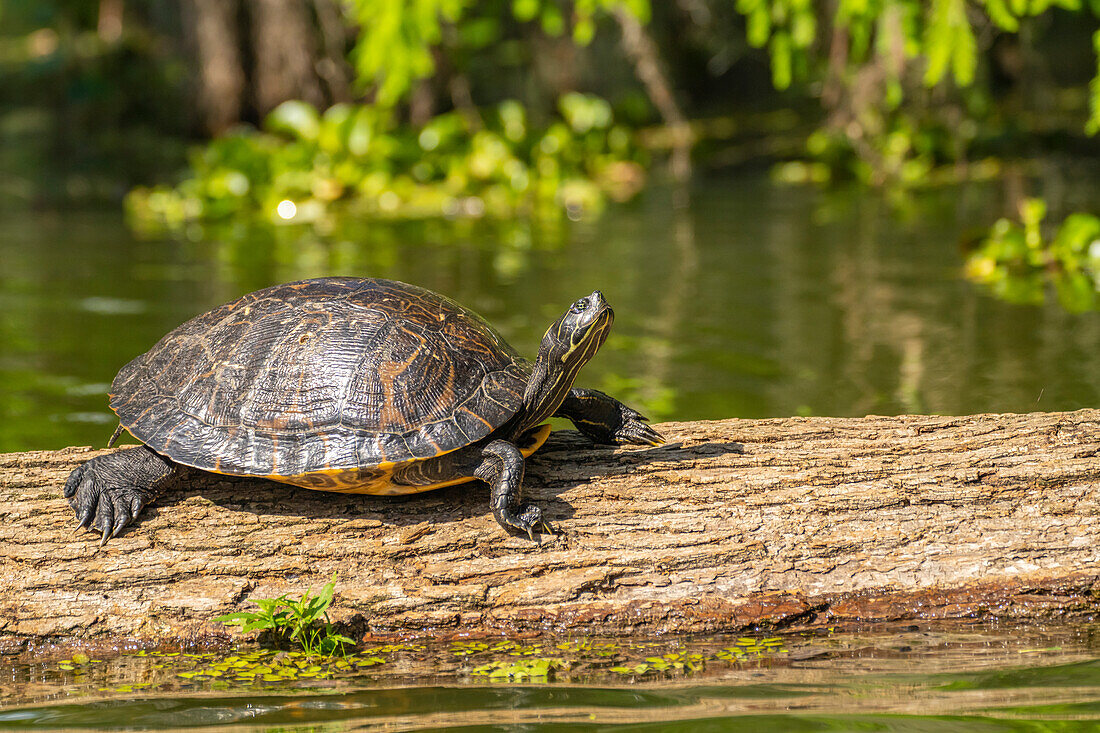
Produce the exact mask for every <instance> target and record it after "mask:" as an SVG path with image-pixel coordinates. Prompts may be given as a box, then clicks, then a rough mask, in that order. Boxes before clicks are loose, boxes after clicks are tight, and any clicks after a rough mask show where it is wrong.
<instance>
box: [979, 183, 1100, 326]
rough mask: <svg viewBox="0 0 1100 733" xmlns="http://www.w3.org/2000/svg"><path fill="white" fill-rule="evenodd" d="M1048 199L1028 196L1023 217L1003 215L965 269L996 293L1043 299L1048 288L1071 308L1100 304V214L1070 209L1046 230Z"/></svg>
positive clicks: (1021, 299)
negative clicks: (1047, 232) (1050, 234)
mask: <svg viewBox="0 0 1100 733" xmlns="http://www.w3.org/2000/svg"><path fill="white" fill-rule="evenodd" d="M1046 213H1047V205H1046V202H1044V201H1043V200H1042V199H1034V198H1033V199H1026V200H1025V201H1024V202H1023V203H1022V204H1021V205H1020V222H1019V223H1016V222H1013V221H1010V220H1008V219H999V220H998V221H997V222H996V223H995V224H994V225H993V226H992V227H991V228H990V230H989V234H988V236H987V237H986V238H985V239H984V240H983V241H982V242H981V245H980V246H979V247H978V249H977V250H975V251H974V252H973V253H972V254H971V255H970V256H969V257H968V258H967V262H966V275H967V277H968V278H970V279H971V280H973V281H975V282H978V283H981V284H983V285H985V286H986V287H988V288H989V290H990V292H992V293H993V294H994V295H996V296H997V297H999V298H1001V299H1004V300H1007V301H1010V302H1013V303H1027V304H1041V303H1042V302H1043V301H1044V300H1045V298H1046V294H1047V292H1048V290H1050V289H1052V288H1053V290H1054V293H1055V295H1056V297H1057V299H1058V302H1059V303H1060V304H1061V305H1062V306H1063V307H1064V308H1066V310H1069V311H1071V312H1081V311H1086V310H1095V309H1097V308H1098V307H1100V218H1098V217H1096V216H1093V215H1091V214H1081V213H1077V214H1071V215H1070V216H1068V217H1066V219H1065V221H1063V222H1062V223H1061V225H1059V226H1058V228H1057V231H1056V232H1055V233H1054V236H1053V237H1052V238H1049V239H1047V238H1045V237H1044V236H1043V227H1042V223H1043V219H1044V218H1045V217H1046Z"/></svg>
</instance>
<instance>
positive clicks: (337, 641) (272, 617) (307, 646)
mask: <svg viewBox="0 0 1100 733" xmlns="http://www.w3.org/2000/svg"><path fill="white" fill-rule="evenodd" d="M335 589H336V574H335V573H333V575H332V580H330V581H329V582H328V583H326V584H325V586H324V587H323V588H321V592H320V593H319V594H318V595H315V596H314V595H311V594H310V590H312V589H307V590H306V592H305V593H303V594H302V596H301V597H300V598H297V599H294V598H290V597H289V596H287V595H286V594H285V593H284V594H283V595H281V596H279V597H278V598H255V599H253V600H252V603H254V604H255V605H257V606H259V607H260V610H259V611H238V612H237V613H230V614H226V615H224V616H218V617H217V618H215V619H214V620H215V621H220V622H222V623H223V624H226V625H227V626H240V627H241V631H243V632H245V633H247V632H250V631H270V632H271V635H272V637H274V639H275V641H276V643H286V642H292V643H295V644H297V645H298V646H299V647H301V649H302V651H303V652H304V653H305V654H306V655H309V656H327V657H331V656H335V655H337V654H340V655H343V654H344V645H345V644H355V641H354V640H353V639H349V638H348V637H346V636H343V635H341V634H338V633H337V632H336V630H335V627H334V626H333V625H332V622H331V621H330V620H329V616H328V607H329V606H330V605H331V604H332V596H333V593H334V591H335Z"/></svg>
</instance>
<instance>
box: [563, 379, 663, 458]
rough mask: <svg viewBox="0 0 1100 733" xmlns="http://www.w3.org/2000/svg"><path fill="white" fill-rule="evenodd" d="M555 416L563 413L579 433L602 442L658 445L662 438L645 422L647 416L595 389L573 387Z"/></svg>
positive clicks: (608, 443)
mask: <svg viewBox="0 0 1100 733" xmlns="http://www.w3.org/2000/svg"><path fill="white" fill-rule="evenodd" d="M554 417H565V418H568V419H569V420H571V421H572V422H573V425H575V426H576V427H577V430H580V431H581V432H582V433H584V434H585V435H587V436H588V437H589V438H591V439H592V440H593V441H595V442H597V443H603V444H604V445H623V444H626V443H633V444H635V445H660V444H661V443H664V442H665V439H664V438H663V437H662V436H661V434H660V433H658V432H657V431H656V430H654V429H653V428H651V427H650V426H649V425H647V424H646V423H648V422H649V418H647V417H646V416H645V415H643V414H641V413H640V412H638V411H637V410H634V409H632V408H629V407H627V406H626V405H624V404H623V403H622V402H619V401H618V400H617V399H615V398H614V397H610V396H608V395H605V394H604V393H603V392H600V391H599V390H595V389H580V388H573V389H571V390H570V391H569V394H568V395H567V396H566V398H565V400H564V401H563V402H562V403H561V407H559V408H558V411H557V412H555V413H554Z"/></svg>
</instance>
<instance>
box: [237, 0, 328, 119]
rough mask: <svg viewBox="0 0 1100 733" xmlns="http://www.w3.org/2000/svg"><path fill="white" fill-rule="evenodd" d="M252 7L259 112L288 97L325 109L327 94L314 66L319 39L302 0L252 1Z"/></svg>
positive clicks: (256, 95)
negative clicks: (322, 88)
mask: <svg viewBox="0 0 1100 733" xmlns="http://www.w3.org/2000/svg"><path fill="white" fill-rule="evenodd" d="M249 10H250V15H251V19H252V44H253V52H254V56H255V62H254V67H253V71H252V82H253V84H252V86H253V93H254V95H255V101H256V111H257V112H258V113H259V114H260V116H261V117H262V116H263V115H265V114H267V113H268V112H270V111H271V110H272V109H274V108H275V107H277V106H278V105H279V104H281V103H283V102H285V101H287V100H288V99H301V100H303V101H305V102H309V103H310V104H312V105H314V106H315V107H318V108H323V107H324V106H325V95H324V94H323V93H322V91H321V84H320V80H319V79H318V77H317V71H316V70H315V69H314V65H313V62H314V59H315V58H317V42H316V37H315V33H314V27H313V21H312V18H311V16H310V13H309V9H308V8H307V6H306V5H305V3H304V2H303V0H250V2H249Z"/></svg>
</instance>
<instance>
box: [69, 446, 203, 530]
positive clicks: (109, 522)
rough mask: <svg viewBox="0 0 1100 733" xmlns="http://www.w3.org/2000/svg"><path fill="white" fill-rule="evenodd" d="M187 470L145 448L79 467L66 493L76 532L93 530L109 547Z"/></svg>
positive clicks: (94, 459)
mask: <svg viewBox="0 0 1100 733" xmlns="http://www.w3.org/2000/svg"><path fill="white" fill-rule="evenodd" d="M184 470H185V469H184V468H183V467H182V466H178V465H176V464H175V463H172V462H171V461H169V460H168V459H167V458H164V457H163V456H160V455H158V454H157V453H155V452H153V451H151V450H149V449H148V448H146V447H145V446H143V445H140V446H137V447H135V448H126V449H124V450H120V451H118V452H117V453H111V454H110V455H106V456H98V457H96V458H93V459H92V460H90V461H88V462H87V463H84V464H83V465H80V466H77V467H76V469H74V470H73V472H72V473H71V474H69V479H68V481H66V482H65V491H64V495H65V498H66V499H68V500H69V506H71V507H72V508H73V510H74V511H75V512H76V518H77V523H76V529H77V530H80V529H83V528H84V527H92V528H94V529H95V530H97V531H99V532H102V534H103V539H102V540H100V544H101V545H102V544H106V542H107V540H109V539H110V538H112V537H116V536H117V535H118V534H119V532H121V531H122V530H123V528H125V527H126V525H128V524H130V523H131V522H132V521H133V520H134V519H135V518H136V517H137V515H138V514H139V513H141V510H142V509H143V508H145V506H146V505H148V504H149V503H151V502H152V501H153V500H154V499H155V498H156V497H157V495H158V494H159V493H160V491H161V490H162V489H163V488H164V486H165V485H166V484H168V483H169V482H170V481H171V480H172V479H174V478H176V477H178V476H179V475H181V474H182V472H183V471H184Z"/></svg>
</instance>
